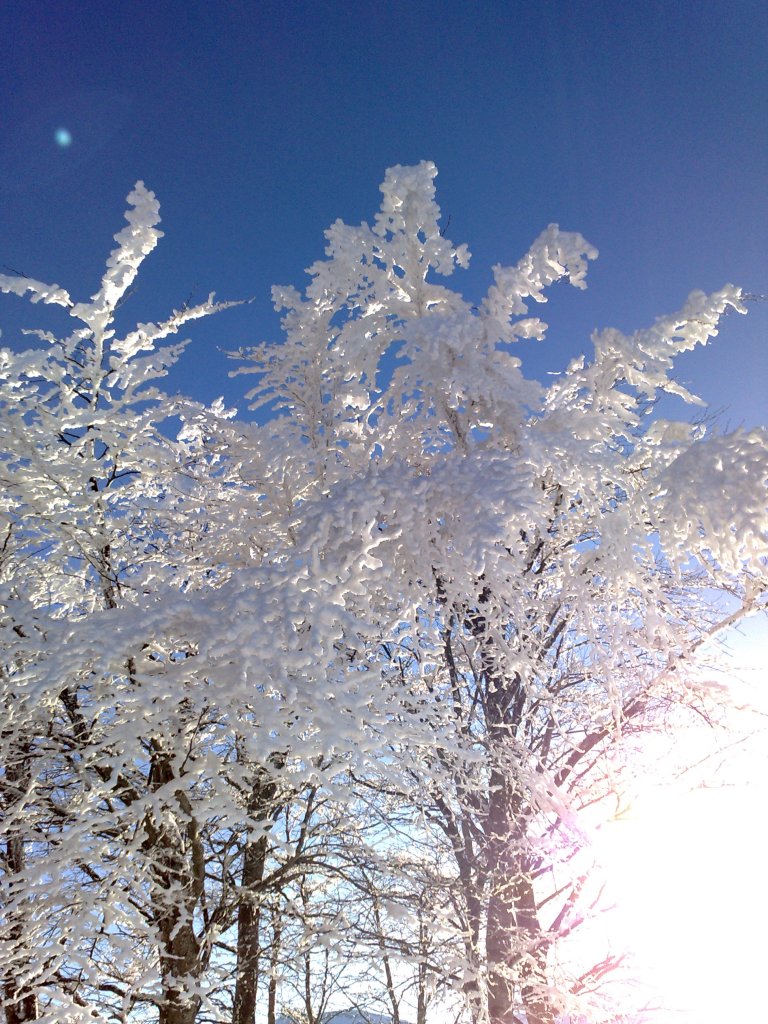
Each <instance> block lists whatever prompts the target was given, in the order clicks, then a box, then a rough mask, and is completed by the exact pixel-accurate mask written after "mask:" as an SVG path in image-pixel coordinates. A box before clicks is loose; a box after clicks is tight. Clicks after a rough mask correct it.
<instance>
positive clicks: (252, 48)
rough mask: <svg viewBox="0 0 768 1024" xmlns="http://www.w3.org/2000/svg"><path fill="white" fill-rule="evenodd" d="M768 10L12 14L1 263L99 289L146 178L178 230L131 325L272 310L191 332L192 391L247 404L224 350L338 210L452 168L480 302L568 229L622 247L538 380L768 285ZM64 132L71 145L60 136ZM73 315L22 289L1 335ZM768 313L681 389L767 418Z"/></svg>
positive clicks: (0, 194) (442, 182) (242, 7)
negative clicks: (496, 279)
mask: <svg viewBox="0 0 768 1024" xmlns="http://www.w3.org/2000/svg"><path fill="white" fill-rule="evenodd" d="M766 54H768V8H766V7H765V5H764V4H763V3H758V2H751V0H731V2H728V3H725V2H710V0H698V2H696V3H687V2H678V3H676V4H672V3H658V2H655V0H643V2H636V3H628V2H627V3H623V2H611V3H608V2H600V0H594V2H591V3H582V2H559V3H556V2H550V0H539V2H536V3H517V2H508V3H496V2H487V3H469V2H463V3H458V2H443V3H433V2H431V0H422V2H415V0H414V2H411V3H402V2H384V0H380V2H376V3H374V2H362V3H358V4H354V5H353V4H349V3H345V4H341V3H334V2H324V3H319V2H318V3H305V2H293V3H291V2H287V0H283V2H282V3H271V2H261V3H257V2H251V3H244V2H237V0H233V2H229V3H224V2H219V3H198V2H194V0H187V2H184V3H176V2H172V0H167V2H163V3H160V4H156V3H145V2H134V3H124V4H114V3H101V2H93V0H92V2H89V3H88V4H74V3H62V2H59V3H46V2H38V3H21V2H13V0H10V2H6V4H5V5H4V6H3V10H2V13H0V96H2V100H0V109H2V119H1V120H2V124H3V127H2V129H0V266H3V267H12V268H14V269H16V270H20V271H23V272H25V273H27V274H29V275H31V276H34V277H37V278H40V279H43V280H50V281H56V282H58V283H60V284H61V285H63V286H65V287H66V288H68V289H69V290H70V292H71V293H72V294H73V295H74V296H77V297H78V298H80V297H84V296H86V295H89V294H91V293H92V292H93V291H94V290H95V288H96V283H97V281H98V278H99V276H100V273H101V271H102V268H103V263H104V259H105V257H106V255H107V253H108V252H109V250H110V248H111V246H112V235H113V234H114V233H115V231H117V230H118V229H119V228H120V227H121V225H122V212H123V209H124V207H125V201H124V200H125V196H126V194H127V193H128V191H129V190H130V188H131V187H132V185H133V183H134V181H135V180H136V179H138V178H141V179H143V180H144V181H145V182H146V184H147V185H148V186H149V187H150V188H152V189H153V190H154V191H155V192H156V193H157V195H158V197H159V199H160V202H161V207H162V215H163V224H162V227H163V229H164V230H165V232H166V237H165V238H164V239H163V240H162V241H161V244H160V247H159V248H158V250H157V251H156V252H155V254H154V255H153V256H152V257H151V258H150V259H149V261H148V262H147V263H146V264H145V267H144V270H143V273H142V275H141V277H140V278H139V290H138V292H137V293H136V294H135V295H134V296H133V297H132V299H131V300H130V302H129V303H128V304H127V306H126V310H125V313H126V317H127V318H130V320H132V321H133V322H135V321H136V320H146V319H159V318H162V317H163V316H164V315H165V314H166V313H167V312H169V311H170V309H171V307H173V306H178V305H179V304H181V303H182V302H183V301H185V300H186V299H187V297H188V296H189V295H190V293H193V297H194V298H195V299H197V300H199V299H202V298H203V297H204V296H205V295H206V294H207V293H208V291H209V290H215V291H216V292H217V294H218V296H219V297H220V298H241V297H251V296H253V297H254V299H255V301H254V302H253V303H252V304H251V305H249V306H246V307H243V308H241V309H238V310H235V311H230V312H227V313H223V314H221V315H219V316H218V317H216V318H214V319H212V320H210V321H208V322H203V323H201V324H199V325H192V326H191V329H190V331H189V335H190V336H191V337H192V339H193V344H192V346H191V347H190V348H189V350H188V351H187V354H186V356H185V358H184V363H183V365H182V367H181V368H180V369H179V371H178V372H176V373H175V375H174V377H173V379H172V381H171V382H170V387H171V389H172V390H182V391H186V392H188V393H189V394H191V395H193V396H194V397H196V398H199V399H203V400H210V399H212V398H214V397H216V395H218V394H221V393H224V394H225V396H226V397H227V399H228V400H229V401H232V402H237V401H238V400H239V396H240V391H241V383H240V382H241V380H242V378H240V379H235V380H234V381H230V380H229V379H228V377H227V371H228V370H229V369H230V368H231V364H228V363H227V361H226V360H225V359H224V357H223V356H221V355H220V353H219V351H218V349H220V348H221V349H230V348H236V347H239V346H241V345H247V344H250V343H255V342H257V341H261V340H265V339H270V338H274V339H276V340H277V339H278V338H279V324H278V321H277V317H276V315H275V314H274V312H273V311H272V309H271V304H270V294H269V288H270V286H271V285H272V284H273V283H280V284H296V285H299V286H303V284H304V281H305V278H304V276H303V268H305V267H306V266H308V265H309V264H310V263H311V262H312V261H313V260H314V259H316V258H317V257H318V256H319V255H320V254H321V252H322V248H323V244H324V240H323V236H322V232H323V230H324V229H325V228H326V227H327V226H328V224H330V223H331V222H332V221H333V220H334V219H335V218H336V217H341V218H342V219H343V220H345V221H348V222H352V223H356V222H359V221H360V220H362V219H371V218H372V216H373V214H374V211H375V209H376V208H377V206H378V198H379V197H378V191H377V189H378V185H379V183H380V181H381V180H382V178H383V174H384V170H385V168H386V167H387V166H389V165H391V164H394V163H412V162H416V161H418V160H420V159H431V160H434V161H435V163H436V164H437V166H438V168H439V170H440V175H439V177H438V180H437V185H438V199H439V202H440V205H441V207H442V209H443V212H444V215H445V217H447V216H448V215H450V218H451V222H450V228H449V230H448V234H449V237H451V238H452V239H453V240H454V241H455V242H457V243H458V242H467V243H468V244H469V247H470V249H471V251H472V253H473V261H472V268H471V269H470V271H468V272H466V273H459V274H457V275H456V276H455V277H454V278H453V281H452V283H453V284H454V286H456V287H459V288H461V290H462V291H464V292H465V293H466V294H467V295H468V296H470V297H479V296H480V295H481V294H482V293H483V292H484V291H485V289H486V287H487V285H488V283H489V280H490V266H491V264H492V263H494V262H497V261H498V262H502V263H511V262H515V261H516V260H517V259H518V258H519V257H520V256H521V255H522V253H523V252H524V251H525V249H526V248H527V247H528V245H529V244H530V242H531V241H532V240H533V239H534V238H535V237H536V235H538V233H539V232H540V231H541V230H542V229H543V228H544V227H545V226H546V225H547V224H548V223H550V222H551V221H556V222H558V223H560V225H561V226H562V227H563V228H565V229H569V230H577V231H581V232H582V233H583V234H584V235H585V236H586V237H587V238H588V239H589V241H590V242H592V243H593V244H594V245H596V246H597V247H598V248H599V250H600V259H599V260H598V261H597V263H595V264H594V265H593V266H592V267H591V269H590V277H589V290H588V291H587V292H586V293H580V292H576V291H573V290H571V289H567V288H564V287H563V288H561V289H560V291H559V292H557V293H556V294H555V295H554V297H553V298H552V301H551V302H550V305H549V308H547V309H546V316H545V318H546V319H547V320H548V321H549V322H550V324H551V331H550V341H549V342H548V343H545V345H544V346H539V345H537V344H536V343H534V342H530V343H525V346H526V347H523V346H521V350H520V355H521V357H522V358H523V360H524V364H526V365H527V366H528V372H529V373H532V374H536V375H540V374H543V373H545V372H546V371H547V370H557V369H559V368H562V367H564V365H565V364H566V362H567V360H568V359H569V358H570V357H571V356H573V355H575V354H576V353H578V352H580V351H582V350H585V349H588V346H589V333H590V331H591V329H592V328H593V327H595V326H599V327H603V326H617V327H619V328H621V329H623V330H630V329H633V328H635V327H641V326H645V325H647V324H649V323H650V322H652V320H653V319H654V318H655V316H657V315H660V314H662V313H665V312H669V311H672V310H674V309H677V308H679V306H680V305H681V304H682V302H683V301H684V299H685V297H686V296H687V294H688V292H689V291H690V290H691V289H693V288H697V287H701V288H704V289H707V290H710V289H714V288H717V287H719V286H720V285H722V284H723V283H725V282H726V281H733V282H734V283H737V284H741V285H743V286H744V287H745V288H746V289H747V290H749V291H750V292H755V293H766V292H768V258H767V257H768V190H767V189H766V184H768V58H767V57H766ZM58 129H66V131H67V132H69V133H70V135H71V144H70V145H68V146H61V145H59V144H57V141H56V137H55V133H56V131H57V130H58ZM49 315H50V316H54V317H58V318H59V321H58V322H59V323H61V324H62V326H66V325H65V324H64V323H63V321H62V318H63V316H64V315H63V313H62V312H61V311H58V310H56V311H50V310H41V309H40V307H32V306H29V305H28V304H25V303H23V302H22V301H21V300H19V299H16V298H15V297H10V296H9V297H3V298H2V300H0V326H1V327H2V329H3V338H2V343H3V344H10V345H13V346H16V345H17V344H18V342H19V334H18V332H19V329H20V328H21V327H24V326H26V327H35V326H39V325H41V324H42V322H43V321H44V320H45V321H46V325H48V324H49V323H50V321H49V320H47V319H46V317H47V316H49ZM767 350H768V302H764V303H759V304H756V305H754V306H753V307H752V310H751V313H750V315H749V317H747V318H746V319H744V318H741V317H737V316H735V315H734V316H731V317H729V318H728V320H727V321H726V323H725V325H724V329H723V331H722V332H721V336H720V338H719V339H716V341H715V344H714V346H713V348H712V349H711V350H707V351H705V352H702V353H700V354H698V355H696V356H693V357H689V358H688V361H687V362H686V363H685V364H684V365H683V367H682V376H683V377H684V378H685V379H686V380H688V381H690V382H691V383H692V385H693V387H694V390H696V389H698V390H699V392H700V393H702V394H703V395H704V396H705V397H706V398H707V399H708V401H709V402H710V403H711V404H712V406H713V407H714V408H715V409H725V410H727V412H726V414H725V420H724V422H727V423H730V424H731V425H735V424H738V423H747V424H751V423H756V422H765V420H766V412H768V409H767V408H766V406H767V404H768V403H767V402H766V399H765V397H764V396H765V393H766V392H768V388H766V381H768V356H767V355H766V351H767Z"/></svg>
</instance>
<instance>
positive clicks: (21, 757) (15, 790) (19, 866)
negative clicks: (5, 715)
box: [3, 741, 38, 1024]
mask: <svg viewBox="0 0 768 1024" xmlns="http://www.w3.org/2000/svg"><path fill="white" fill-rule="evenodd" d="M11 749H12V752H13V756H11V758H10V760H9V763H8V765H7V766H6V770H5V780H4V782H5V786H4V788H7V796H8V799H9V802H12V801H15V800H17V799H18V797H19V794H21V793H23V792H24V791H25V790H26V788H27V786H28V784H29V779H30V769H29V745H28V744H27V743H26V742H24V741H23V742H20V743H18V744H14V745H13V746H12V748H11ZM4 795H5V794H4ZM5 862H6V872H7V875H8V877H9V878H13V877H14V876H18V875H21V874H22V872H23V871H24V869H25V867H26V854H25V851H24V841H23V839H22V837H21V835H20V834H19V833H15V832H14V833H11V834H10V835H9V837H8V840H7V842H6V847H5ZM8 938H9V940H10V944H11V946H19V947H21V946H23V939H24V928H23V923H22V921H20V920H16V921H12V923H11V926H10V928H9V930H8ZM3 1009H4V1011H5V1020H6V1024H26V1022H27V1021H33V1020H37V1018H38V1005H37V994H36V993H35V992H34V991H31V990H30V989H29V987H28V986H26V985H24V984H21V985H19V984H18V983H17V981H16V979H15V978H14V977H13V976H10V977H6V978H5V980H4V982H3Z"/></svg>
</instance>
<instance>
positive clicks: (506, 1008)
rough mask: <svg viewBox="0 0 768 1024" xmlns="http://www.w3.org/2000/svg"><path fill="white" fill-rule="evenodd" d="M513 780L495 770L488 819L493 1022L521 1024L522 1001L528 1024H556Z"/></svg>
mask: <svg viewBox="0 0 768 1024" xmlns="http://www.w3.org/2000/svg"><path fill="white" fill-rule="evenodd" d="M514 786H515V783H514V780H510V779H509V778H508V776H507V775H505V774H504V773H500V772H492V773H491V779H490V786H489V791H490V803H489V815H488V858H489V868H490V870H489V875H490V878H491V891H490V894H489V899H488V926H487V932H486V959H487V964H488V1016H489V1020H490V1024H519V1018H518V1017H517V1016H516V1014H515V1003H516V1001H517V999H518V998H519V999H521V1000H522V1003H523V1006H524V1008H525V1014H526V1018H527V1021H528V1024H554V1021H555V1017H556V1013H555V1010H554V1008H553V1007H552V1006H551V1005H550V1001H549V999H548V998H547V995H546V965H547V936H546V934H545V933H543V932H542V930H541V925H540V922H539V916H538V907H537V904H536V896H535V893H534V889H533V879H532V877H531V871H530V865H529V863H528V858H527V857H526V854H525V850H524V842H525V826H524V823H523V822H522V821H521V809H520V807H519V800H518V799H517V797H516V794H515V792H514Z"/></svg>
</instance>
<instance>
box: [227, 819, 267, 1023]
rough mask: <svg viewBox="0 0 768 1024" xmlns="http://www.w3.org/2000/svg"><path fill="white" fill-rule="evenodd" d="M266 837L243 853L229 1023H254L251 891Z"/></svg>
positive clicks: (256, 924) (255, 918)
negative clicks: (233, 992) (235, 968)
mask: <svg viewBox="0 0 768 1024" xmlns="http://www.w3.org/2000/svg"><path fill="white" fill-rule="evenodd" d="M266 859H267V837H266V836H260V837H259V839H257V840H256V842H255V843H248V844H247V845H246V847H245V852H244V854H243V874H242V894H241V896H240V903H239V905H238V908H237V977H236V980H235V1001H234V1006H233V1009H232V1024H255V1021H256V994H257V991H258V984H259V939H260V934H259V933H260V929H261V907H260V905H259V903H258V901H257V900H256V897H255V892H254V889H255V887H256V886H257V885H258V883H259V882H261V880H262V879H263V877H264V866H265V864H266Z"/></svg>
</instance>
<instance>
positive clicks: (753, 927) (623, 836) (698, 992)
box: [596, 631, 768, 1024]
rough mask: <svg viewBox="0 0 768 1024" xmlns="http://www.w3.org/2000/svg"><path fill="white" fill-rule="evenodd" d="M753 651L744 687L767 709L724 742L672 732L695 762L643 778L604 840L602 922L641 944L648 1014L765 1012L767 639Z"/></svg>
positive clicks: (623, 940)
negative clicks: (606, 903) (666, 780)
mask: <svg viewBox="0 0 768 1024" xmlns="http://www.w3.org/2000/svg"><path fill="white" fill-rule="evenodd" d="M763 635H764V631H763ZM743 650H744V649H743V648H742V651H743ZM763 650H764V648H763ZM740 653H741V652H740ZM748 656H749V660H750V661H751V662H752V664H751V665H748V666H744V665H743V663H742V666H741V667H742V668H745V669H746V671H744V672H741V673H739V674H740V675H741V676H742V678H744V677H747V676H751V677H752V679H751V685H750V686H748V687H747V688H745V689H748V691H749V696H750V697H751V699H752V702H753V703H754V704H755V705H757V707H758V708H760V705H762V708H760V710H747V709H742V710H740V711H736V712H734V713H732V715H731V719H732V721H731V722H730V725H731V727H732V728H733V730H734V732H733V733H732V734H731V735H730V736H729V737H728V740H727V746H725V747H723V748H720V749H719V750H718V747H719V743H720V742H722V735H721V734H716V733H713V731H712V730H709V729H708V728H706V727H702V728H699V729H691V730H688V731H687V732H683V733H681V734H680V735H679V737H676V753H675V757H676V759H679V761H680V762H681V763H688V764H692V763H694V762H696V761H698V762H699V764H698V768H697V769H696V770H695V774H693V775H692V773H690V772H688V773H686V774H685V775H683V776H682V777H680V778H678V779H677V780H676V781H674V782H672V783H670V784H662V783H661V782H660V781H659V778H660V776H661V775H663V774H665V773H664V772H659V774H658V775H656V777H655V778H649V781H648V784H647V787H646V786H644V785H643V783H642V780H640V781H639V782H638V785H637V788H636V797H635V799H634V800H633V801H632V802H631V803H630V805H629V806H628V807H627V808H626V809H625V811H624V812H623V813H622V814H620V816H619V817H618V818H617V819H616V820H615V821H613V822H611V823H610V824H608V825H607V826H605V827H604V828H603V829H602V830H601V836H600V839H599V841H598V844H597V849H596V853H597V856H598V859H599V860H600V861H602V863H603V865H604V867H605V870H606V873H607V877H608V880H609V881H608V890H610V900H611V902H612V903H613V904H615V906H614V907H613V909H611V910H610V911H609V912H608V913H607V914H606V919H605V924H604V927H605V928H606V929H607V931H608V933H609V935H610V937H611V939H612V941H613V942H614V943H615V944H616V946H625V947H626V948H627V949H628V951H629V952H630V953H631V954H632V955H633V962H634V966H633V970H632V973H633V975H634V976H635V977H637V980H638V982H639V984H640V986H641V988H642V989H643V990H645V991H647V993H648V1004H649V1005H652V1006H657V1007H660V1011H659V1013H658V1014H657V1015H656V1016H653V1015H651V1016H650V1017H649V1019H650V1020H659V1021H665V1022H666V1021H677V1022H679V1024H724V1022H726V1021H727V1022H731V1021H757V1020H765V1019H766V1012H767V1007H766V996H765V976H764V975H765V947H766V939H765V933H766V922H768V874H766V854H765V841H766V826H765V822H764V817H765V814H764V810H765V807H766V806H768V730H767V729H766V719H765V717H764V715H765V711H766V710H768V702H766V696H765V694H764V693H762V694H761V693H760V691H759V688H758V685H757V684H758V683H759V682H760V678H759V676H762V677H763V678H762V681H763V683H765V681H766V680H765V676H764V669H763V668H762V666H761V665H760V664H759V662H760V658H761V647H760V646H758V645H750V648H749V651H748ZM741 660H742V659H741V658H740V661H741ZM760 711H762V713H760ZM715 751H717V753H715Z"/></svg>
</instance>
